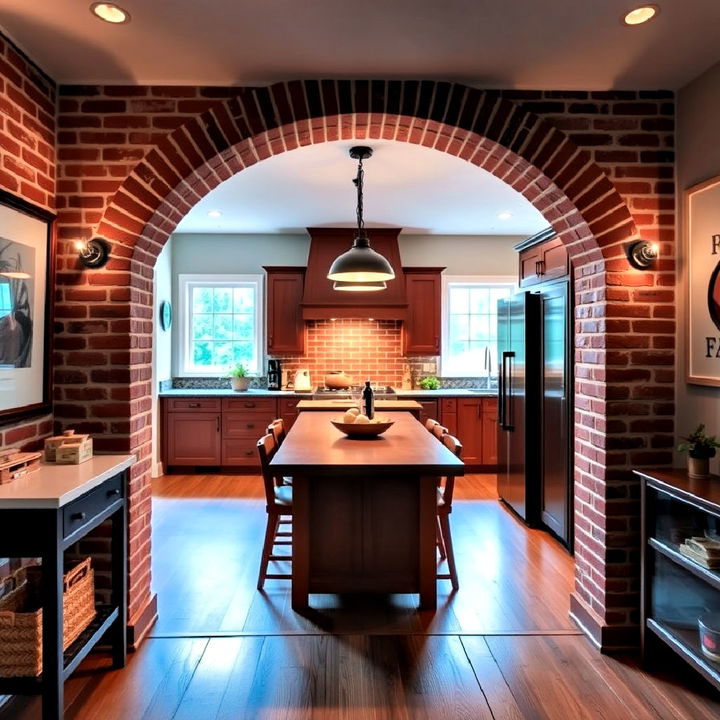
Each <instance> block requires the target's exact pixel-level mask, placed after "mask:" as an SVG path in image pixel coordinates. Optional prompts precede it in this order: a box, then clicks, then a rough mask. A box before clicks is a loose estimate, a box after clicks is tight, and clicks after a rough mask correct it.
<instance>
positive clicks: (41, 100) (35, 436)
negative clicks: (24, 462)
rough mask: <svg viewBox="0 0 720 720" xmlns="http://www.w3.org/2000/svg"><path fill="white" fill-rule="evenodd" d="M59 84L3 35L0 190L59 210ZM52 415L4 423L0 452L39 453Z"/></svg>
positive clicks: (0, 42) (0, 44)
mask: <svg viewBox="0 0 720 720" xmlns="http://www.w3.org/2000/svg"><path fill="white" fill-rule="evenodd" d="M55 105H56V88H55V83H54V82H53V81H52V80H51V79H50V78H48V77H47V76H46V75H44V74H43V73H42V72H41V71H40V70H39V69H38V68H37V67H36V66H35V65H33V64H32V62H30V61H29V60H28V59H27V58H26V57H25V56H24V55H23V54H22V53H20V52H19V51H18V50H17V48H15V47H14V46H13V45H12V44H11V43H9V42H8V41H7V40H6V39H5V38H4V37H2V35H0V188H2V189H3V190H5V191H7V192H9V193H12V194H13V195H16V196H17V197H20V198H23V199H24V200H27V201H28V202H31V203H33V204H35V205H38V206H40V207H41V208H43V209H45V210H50V211H54V209H55ZM51 434H52V417H51V416H49V415H43V416H35V417H33V418H31V419H29V420H26V421H23V422H13V423H3V422H2V421H1V420H0V448H4V447H21V448H23V449H36V448H38V447H39V446H41V445H42V438H44V437H47V436H48V435H51Z"/></svg>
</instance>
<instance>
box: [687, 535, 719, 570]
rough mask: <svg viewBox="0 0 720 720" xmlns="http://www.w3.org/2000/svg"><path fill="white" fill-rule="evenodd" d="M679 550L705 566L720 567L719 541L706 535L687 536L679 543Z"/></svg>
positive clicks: (712, 568) (714, 568) (713, 568)
mask: <svg viewBox="0 0 720 720" xmlns="http://www.w3.org/2000/svg"><path fill="white" fill-rule="evenodd" d="M680 552H681V553H682V554H683V555H684V556H685V557H687V558H690V559H691V560H693V561H694V562H696V563H697V564H698V565H702V566H703V567H705V568H708V569H710V570H717V569H720V541H718V540H712V539H710V538H707V537H691V538H687V540H685V541H684V542H683V543H682V544H681V545H680Z"/></svg>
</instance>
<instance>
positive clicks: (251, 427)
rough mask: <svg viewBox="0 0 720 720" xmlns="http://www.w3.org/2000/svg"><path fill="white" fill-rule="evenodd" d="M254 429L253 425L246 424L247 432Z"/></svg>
mask: <svg viewBox="0 0 720 720" xmlns="http://www.w3.org/2000/svg"><path fill="white" fill-rule="evenodd" d="M254 427H255V423H248V424H247V429H248V430H252V429H253V428H254Z"/></svg>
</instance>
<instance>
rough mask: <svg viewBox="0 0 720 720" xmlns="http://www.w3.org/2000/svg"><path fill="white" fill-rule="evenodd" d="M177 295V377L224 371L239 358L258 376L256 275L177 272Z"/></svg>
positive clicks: (259, 282)
mask: <svg viewBox="0 0 720 720" xmlns="http://www.w3.org/2000/svg"><path fill="white" fill-rule="evenodd" d="M178 298H179V306H180V307H179V313H178V316H179V320H180V323H179V326H180V327H179V330H180V338H179V350H180V352H179V358H180V362H179V370H180V373H181V374H182V375H224V374H225V373H227V371H228V369H229V368H230V367H231V366H232V365H235V363H239V362H241V363H243V364H244V365H245V367H246V368H247V369H248V372H249V373H252V374H260V369H261V368H262V359H263V346H264V341H265V336H264V331H263V317H264V313H263V278H262V275H179V276H178Z"/></svg>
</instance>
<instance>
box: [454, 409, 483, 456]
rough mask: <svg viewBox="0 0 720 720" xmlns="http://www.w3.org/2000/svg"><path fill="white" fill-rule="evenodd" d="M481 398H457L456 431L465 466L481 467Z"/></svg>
mask: <svg viewBox="0 0 720 720" xmlns="http://www.w3.org/2000/svg"><path fill="white" fill-rule="evenodd" d="M482 421H483V417H482V398H458V401H457V431H458V439H459V440H460V442H461V443H462V446H463V453H462V459H463V462H464V463H465V464H466V465H482V464H483V457H482V437H483V432H482Z"/></svg>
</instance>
